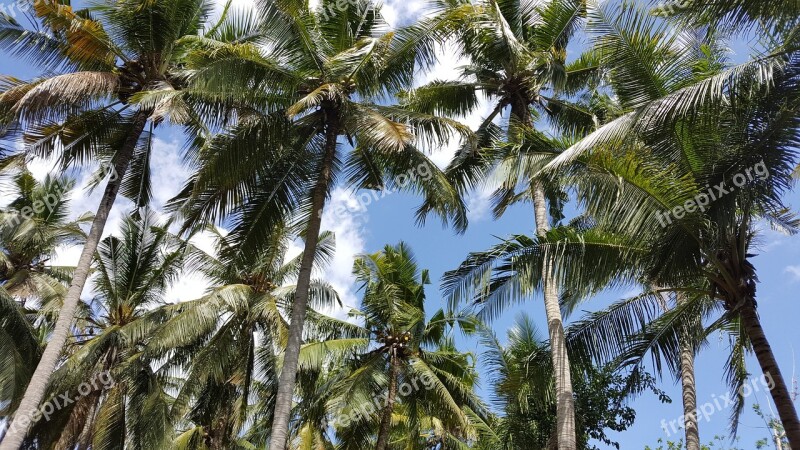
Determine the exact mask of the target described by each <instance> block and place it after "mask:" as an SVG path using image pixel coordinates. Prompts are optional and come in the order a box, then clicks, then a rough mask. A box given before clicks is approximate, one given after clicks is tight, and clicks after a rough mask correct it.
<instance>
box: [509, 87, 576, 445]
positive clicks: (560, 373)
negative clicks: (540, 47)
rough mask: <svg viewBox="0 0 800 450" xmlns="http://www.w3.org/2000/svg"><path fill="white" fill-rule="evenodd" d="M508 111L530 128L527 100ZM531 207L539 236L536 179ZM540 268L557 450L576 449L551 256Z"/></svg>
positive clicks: (541, 215)
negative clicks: (553, 379) (548, 339)
mask: <svg viewBox="0 0 800 450" xmlns="http://www.w3.org/2000/svg"><path fill="white" fill-rule="evenodd" d="M511 114H512V116H514V117H515V118H516V119H517V120H518V121H519V122H520V123H521V124H522V125H524V126H525V127H526V128H533V122H532V120H531V114H530V109H529V106H528V102H517V103H515V104H514V105H512V107H511ZM509 137H510V138H511V139H513V140H515V141H520V140H521V133H512V134H511V135H510V136H509ZM531 192H532V194H533V208H534V214H535V218H536V234H537V235H539V236H541V235H543V234H545V233H547V231H549V230H550V219H549V217H548V214H547V201H546V198H545V194H544V188H543V187H542V185H541V184H540V183H538V182H535V181H534V182H533V183H532V186H531ZM545 258H546V259H545V266H544V270H543V271H542V291H543V292H544V309H545V314H546V315H547V331H548V334H549V336H550V347H551V351H552V358H553V375H554V376H555V383H556V433H557V436H558V449H559V450H576V448H577V442H576V441H577V436H576V431H575V398H574V396H573V393H572V376H571V374H570V365H569V355H568V354H567V340H566V337H565V335H564V322H563V319H562V317H561V307H560V305H559V302H558V291H559V288H558V285H557V284H556V282H555V279H554V276H553V269H554V268H553V266H552V263H551V260H550V259H549V258H547V257H546V256H545Z"/></svg>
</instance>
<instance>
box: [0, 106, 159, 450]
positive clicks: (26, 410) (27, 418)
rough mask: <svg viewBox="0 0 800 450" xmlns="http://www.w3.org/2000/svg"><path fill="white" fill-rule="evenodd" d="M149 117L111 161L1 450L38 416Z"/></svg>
mask: <svg viewBox="0 0 800 450" xmlns="http://www.w3.org/2000/svg"><path fill="white" fill-rule="evenodd" d="M148 116H149V114H148V113H146V112H144V111H139V112H137V113H136V114H135V115H134V117H133V123H132V124H131V131H130V134H129V135H128V137H127V139H126V140H125V142H124V143H123V144H122V147H121V148H120V149H119V151H118V152H117V154H116V161H115V162H114V170H115V173H113V174H111V175H112V176H111V178H110V179H109V181H108V184H107V185H106V188H105V191H104V192H103V197H102V199H101V200H100V205H99V206H98V207H97V213H96V214H95V216H94V220H93V221H92V228H91V229H90V230H89V236H87V238H86V242H85V243H84V245H83V251H82V252H81V256H80V259H79V260H78V266H77V267H75V272H74V273H73V275H72V282H71V284H70V286H69V290H68V291H67V295H66V297H65V298H64V304H63V305H62V306H61V309H60V310H59V313H58V320H57V321H56V326H55V328H54V329H53V334H52V335H51V336H50V341H49V343H48V344H47V347H45V349H44V352H43V353H42V358H41V359H40V360H39V364H38V365H37V366H36V370H35V371H34V372H33V376H32V377H31V381H30V383H29V384H28V387H27V389H25V394H24V395H23V397H22V401H21V402H20V405H19V408H17V411H16V412H15V413H14V420H13V422H12V423H11V426H10V427H9V429H8V433H7V434H6V436H5V438H4V439H3V442H0V450H18V449H19V448H20V446H21V445H22V441H23V440H24V439H25V435H26V434H27V433H28V430H29V429H30V427H31V425H32V422H33V419H34V418H36V417H37V410H38V408H39V403H40V402H41V401H42V399H43V398H44V394H45V391H46V389H47V386H48V384H49V382H50V376H51V375H52V373H53V370H54V369H55V367H56V363H58V360H59V358H60V356H61V350H62V349H63V348H64V344H66V342H67V337H68V336H69V334H70V329H71V328H72V321H73V320H74V316H75V311H76V310H77V308H78V303H79V301H80V298H81V292H83V286H84V285H85V284H86V279H87V278H88V276H89V269H90V266H91V264H92V257H93V256H94V252H95V250H97V244H98V243H99V242H100V238H101V237H102V236H103V229H104V228H105V226H106V221H107V220H108V215H109V213H110V212H111V208H112V207H113V206H114V201H115V200H116V199H117V192H119V187H120V185H121V184H122V179H123V177H124V176H125V172H126V171H127V170H128V165H129V163H130V160H131V157H132V156H133V152H134V150H135V149H136V143H137V142H138V141H139V138H140V137H141V136H142V132H143V131H144V127H145V125H146V124H147V118H148Z"/></svg>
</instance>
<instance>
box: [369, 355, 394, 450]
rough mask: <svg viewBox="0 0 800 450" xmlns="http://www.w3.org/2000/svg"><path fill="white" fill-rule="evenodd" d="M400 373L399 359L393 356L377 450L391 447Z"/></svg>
mask: <svg viewBox="0 0 800 450" xmlns="http://www.w3.org/2000/svg"><path fill="white" fill-rule="evenodd" d="M392 350H394V349H392ZM398 373H399V367H398V361H397V357H396V356H394V355H392V357H391V362H390V363H389V392H388V393H387V397H386V405H384V407H383V412H382V413H381V426H380V429H379V431H378V443H377V444H376V445H375V450H386V448H388V446H389V432H391V431H392V412H394V402H395V399H396V398H397V376H398Z"/></svg>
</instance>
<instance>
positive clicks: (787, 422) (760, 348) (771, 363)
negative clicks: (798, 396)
mask: <svg viewBox="0 0 800 450" xmlns="http://www.w3.org/2000/svg"><path fill="white" fill-rule="evenodd" d="M741 315H742V323H743V325H744V328H745V330H746V331H747V336H748V337H749V338H750V342H751V343H752V344H753V351H755V353H756V358H757V359H758V364H759V365H760V366H761V371H762V373H763V374H764V377H765V378H766V380H767V381H771V382H772V383H773V384H772V386H773V387H772V389H770V394H772V401H773V402H775V406H776V408H777V410H778V417H779V418H780V419H781V422H782V423H783V429H784V430H785V431H786V437H787V438H788V439H789V447H791V448H797V449H800V421H799V420H798V419H797V411H796V410H795V408H794V402H792V397H791V395H790V394H789V389H788V388H787V387H786V382H785V381H784V380H783V375H782V374H781V369H780V368H779V367H778V362H777V361H776V360H775V355H774V354H773V353H772V347H771V346H770V345H769V341H768V340H767V336H766V335H765V334H764V329H763V328H761V320H760V319H759V318H758V313H757V312H756V305H755V301H754V300H753V299H748V300H747V301H745V304H744V306H742V310H741Z"/></svg>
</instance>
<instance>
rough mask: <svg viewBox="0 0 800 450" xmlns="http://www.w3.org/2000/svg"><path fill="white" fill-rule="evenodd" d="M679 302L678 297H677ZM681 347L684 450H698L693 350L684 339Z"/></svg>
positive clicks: (698, 438)
mask: <svg viewBox="0 0 800 450" xmlns="http://www.w3.org/2000/svg"><path fill="white" fill-rule="evenodd" d="M678 299H679V300H678V301H680V296H679V297H678ZM680 346H681V396H682V397H683V427H684V431H685V433H686V450H700V429H699V427H698V424H697V385H696V384H695V380H694V349H693V348H692V345H691V343H690V342H689V341H688V340H687V338H686V337H683V338H682V339H681V342H680Z"/></svg>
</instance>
